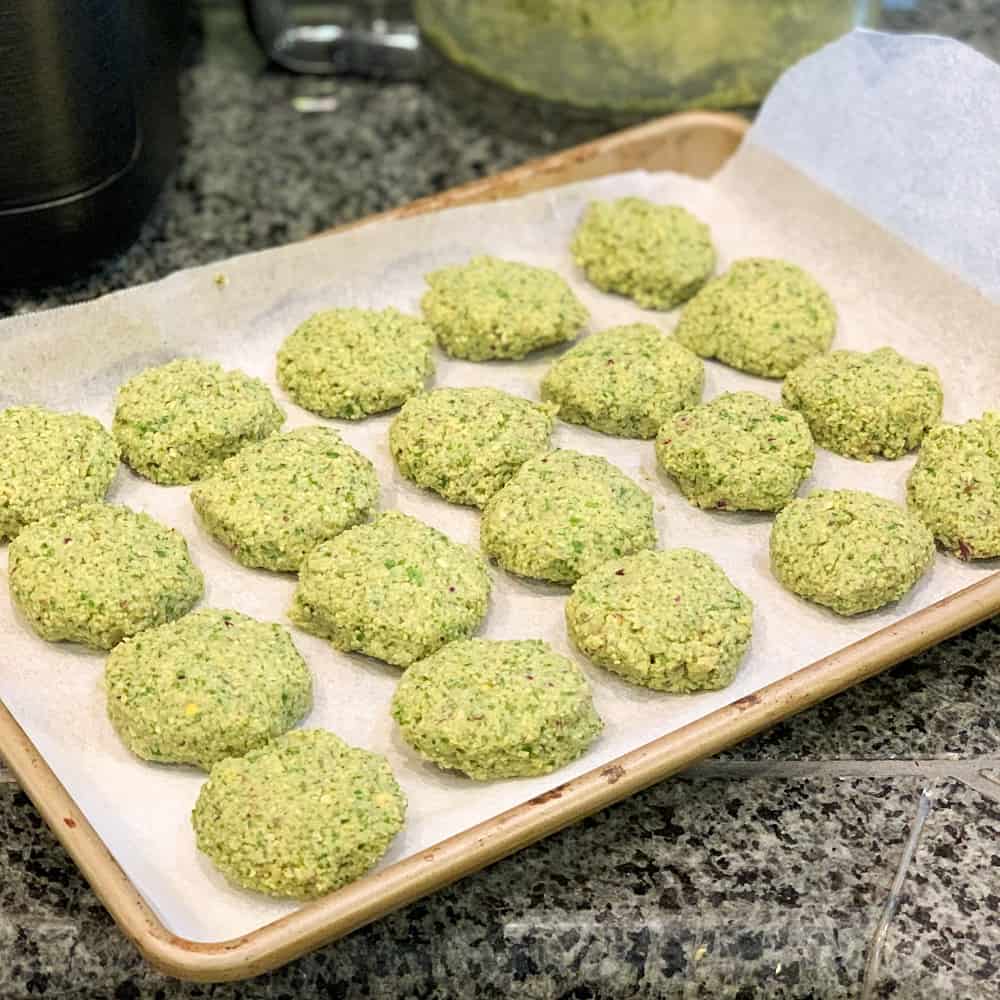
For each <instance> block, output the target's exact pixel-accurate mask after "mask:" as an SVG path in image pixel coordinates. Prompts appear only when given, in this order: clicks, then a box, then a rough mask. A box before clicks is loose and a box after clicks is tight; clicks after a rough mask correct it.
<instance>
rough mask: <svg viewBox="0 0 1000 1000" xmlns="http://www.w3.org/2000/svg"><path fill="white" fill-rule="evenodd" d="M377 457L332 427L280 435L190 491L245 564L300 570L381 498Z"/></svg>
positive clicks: (218, 534) (214, 529) (207, 521)
mask: <svg viewBox="0 0 1000 1000" xmlns="http://www.w3.org/2000/svg"><path fill="white" fill-rule="evenodd" d="M378 491H379V484H378V477H377V476H376V475H375V469H374V467H373V466H372V463H371V462H369V461H368V459H367V458H365V457H364V455H362V454H360V452H357V451H355V450H354V449H353V448H352V447H351V446H350V445H348V444H346V443H345V442H344V441H343V440H342V439H341V437H340V435H339V434H338V433H337V432H336V431H335V430H331V429H330V428H327V427H301V428H299V429H298V430H294V431H289V432H288V433H286V434H275V435H274V436H273V437H270V438H268V439H267V440H266V441H261V442H260V443H259V444H255V445H250V446H249V447H247V448H244V449H243V450H242V451H241V452H240V453H239V454H238V455H234V456H233V457H232V458H229V459H227V460H226V461H225V462H224V463H223V464H222V468H221V469H219V471H218V472H217V473H216V474H215V475H214V476H212V477H211V478H210V479H205V480H203V481H202V482H200V483H198V484H197V485H195V486H194V488H193V489H192V490H191V503H192V504H193V505H194V509H195V510H196V511H197V512H198V515H199V517H200V518H201V520H202V523H203V524H204V525H205V527H206V528H207V529H208V531H209V532H210V533H211V534H212V536H213V537H215V538H217V539H218V540H219V541H220V542H222V544H223V545H225V546H227V547H228V548H230V549H232V551H233V555H234V556H235V557H236V559H237V560H238V561H239V562H241V563H243V565H244V566H255V567H260V568H262V569H270V570H276V571H282V570H284V571H291V572H294V571H296V570H297V569H298V568H299V566H300V565H301V564H302V560H303V559H305V557H306V555H307V554H308V553H309V552H310V551H311V550H312V549H314V548H315V547H316V546H317V545H318V544H319V543H320V542H325V541H326V540H327V539H328V538H333V537H334V536H335V535H339V534H340V532H342V531H344V530H345V529H346V528H350V527H352V526H353V525H355V524H360V523H361V522H362V521H364V520H365V519H366V518H367V517H368V515H369V514H370V513H371V511H372V508H373V507H374V506H375V504H376V503H377V501H378Z"/></svg>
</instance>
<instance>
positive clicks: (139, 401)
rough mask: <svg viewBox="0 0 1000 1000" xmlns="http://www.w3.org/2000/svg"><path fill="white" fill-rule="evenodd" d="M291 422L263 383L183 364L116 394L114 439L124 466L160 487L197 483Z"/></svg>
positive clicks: (141, 377)
mask: <svg viewBox="0 0 1000 1000" xmlns="http://www.w3.org/2000/svg"><path fill="white" fill-rule="evenodd" d="M284 422H285V414H284V411H283V410H282V409H281V408H280V407H279V406H278V405H277V403H275V401H274V398H273V397H272V396H271V392H270V390H269V389H268V388H267V386H266V385H264V383H263V382H261V380H260V379H257V378H250V376H249V375H245V374H244V373H243V372H240V371H228V372H227V371H223V369H222V366H221V365H218V364H216V363H215V362H214V361H198V360H196V359H194V358H184V359H180V360H178V361H171V362H169V363H168V364H165V365H160V366H159V367H157V368H148V369H146V371H144V372H140V373H139V374H138V375H135V376H133V377H132V378H130V379H129V380H128V381H127V382H125V383H124V385H122V386H120V387H119V389H118V398H117V404H116V406H115V416H114V421H113V423H112V431H113V433H114V435H115V440H116V441H117V442H118V444H119V445H120V446H121V450H122V458H124V460H125V461H126V462H127V463H128V465H129V466H130V467H131V468H132V469H134V470H135V471H136V472H137V473H139V475H140V476H144V477H145V478H146V479H151V480H152V481H153V482H154V483H161V484H164V485H174V484H179V483H191V482H194V480H196V479H202V478H204V477H205V476H208V475H211V474H212V473H213V472H214V471H215V470H216V469H217V468H218V467H219V466H220V465H221V464H222V463H223V462H224V461H225V460H226V459H227V458H229V456H230V455H235V454H236V452H238V451H239V450H240V449H241V448H243V447H245V446H246V445H248V444H250V443H251V442H253V441H260V440H262V439H263V438H266V437H269V436H270V435H271V434H273V433H274V432H275V431H276V430H278V428H279V427H281V425H282V424H283V423H284Z"/></svg>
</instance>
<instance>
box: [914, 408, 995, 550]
mask: <svg viewBox="0 0 1000 1000" xmlns="http://www.w3.org/2000/svg"><path fill="white" fill-rule="evenodd" d="M906 497H907V503H908V505H909V508H910V510H911V511H913V512H914V513H915V514H917V515H918V516H919V517H920V519H921V520H922V521H923V522H924V524H926V525H927V527H928V528H930V529H931V532H932V533H933V534H934V537H935V538H936V539H937V540H938V541H939V542H940V543H941V545H942V547H943V548H945V549H947V550H948V551H949V552H952V553H954V554H955V555H957V556H958V557H959V558H960V559H995V558H996V557H997V556H1000V412H997V413H995V412H987V413H984V414H983V415H982V417H981V418H980V419H978V420H969V421H966V423H964V424H939V425H938V426H937V427H933V428H931V430H930V431H928V433H927V436H926V437H925V438H924V443H923V444H922V445H921V447H920V452H919V454H918V455H917V464H916V465H915V466H914V467H913V471H912V472H911V473H910V477H909V479H908V480H907V483H906Z"/></svg>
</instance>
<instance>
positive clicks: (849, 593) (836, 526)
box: [771, 490, 934, 615]
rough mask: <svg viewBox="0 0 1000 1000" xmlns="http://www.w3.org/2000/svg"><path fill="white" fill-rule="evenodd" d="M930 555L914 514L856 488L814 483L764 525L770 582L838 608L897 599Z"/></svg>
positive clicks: (845, 611)
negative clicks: (772, 578) (768, 532)
mask: <svg viewBox="0 0 1000 1000" xmlns="http://www.w3.org/2000/svg"><path fill="white" fill-rule="evenodd" d="M933 560H934V539H933V538H932V537H931V533H930V532H929V531H928V530H927V528H926V527H924V525H923V523H922V522H921V521H920V519H919V518H917V517H916V516H914V515H913V514H909V513H907V512H906V511H905V510H904V509H903V508H902V507H900V506H898V505H897V504H894V503H892V502H891V501H889V500H884V499H883V498H882V497H878V496H874V495H873V494H871V493H863V492H861V491H859V490H816V491H815V492H814V493H810V494H809V495H808V496H806V497H801V498H799V499H796V500H793V501H792V502H791V503H790V504H789V505H788V506H787V507H785V509H784V510H783V511H781V513H780V514H778V516H777V517H776V518H775V521H774V527H773V528H772V529H771V570H772V572H773V573H774V575H775V577H776V578H777V579H778V582H779V583H781V584H782V586H784V587H786V588H787V589H788V590H790V591H791V592H792V593H793V594H798V595H799V596H800V597H805V598H806V599H808V600H810V601H815V603H817V604H824V605H826V606H827V607H828V608H832V609H833V610H834V611H836V612H837V614H839V615H857V614H861V613H862V612H864V611H874V610H875V609H876V608H881V607H882V606H883V605H885V604H889V603H890V602H892V601H898V600H899V599H900V598H901V597H903V596H904V595H905V594H906V593H908V592H909V591H910V590H911V589H912V587H913V586H914V585H915V584H916V582H917V581H918V580H919V579H920V578H921V577H922V576H923V575H924V572H925V571H926V570H927V568H928V567H929V566H930V564H931V563H932V562H933Z"/></svg>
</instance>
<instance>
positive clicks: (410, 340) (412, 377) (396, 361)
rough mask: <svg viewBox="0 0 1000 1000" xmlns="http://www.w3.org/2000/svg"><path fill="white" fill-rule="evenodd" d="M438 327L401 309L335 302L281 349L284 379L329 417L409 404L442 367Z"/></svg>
mask: <svg viewBox="0 0 1000 1000" xmlns="http://www.w3.org/2000/svg"><path fill="white" fill-rule="evenodd" d="M433 344H434V334H433V333H432V332H431V330H430V329H429V328H428V327H427V325H426V324H424V323H422V322H421V321H420V320H419V319H417V318H416V317H415V316H406V315H404V314H403V313H401V312H399V310H398V309H382V310H377V309H328V310H326V311H325V312H318V313H316V314H315V315H313V316H310V317H309V318H308V319H307V320H306V321H305V322H304V323H301V324H300V325H299V326H298V327H296V328H295V330H294V331H292V333H290V334H289V335H288V337H286V338H285V341H284V343H283V344H282V345H281V347H280V349H279V350H278V382H279V383H280V384H281V387H282V388H283V389H284V390H285V392H287V393H288V395H289V396H291V397H292V399H293V400H295V402H296V403H298V404H299V406H301V407H303V408H304V409H306V410H311V411H312V412H313V413H318V414H319V415H320V416H321V417H330V418H337V417H339V418H342V419H344V420H361V419H363V418H364V417H367V416H370V415H371V414H373V413H384V412H385V411H386V410H394V409H395V408H396V407H397V406H402V405H403V403H405V402H406V400H408V399H409V398H410V396H414V395H416V394H417V393H418V392H421V391H422V390H423V388H424V383H425V382H426V381H427V378H428V376H430V375H433V374H434V359H433V357H432V355H431V348H432V347H433Z"/></svg>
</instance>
